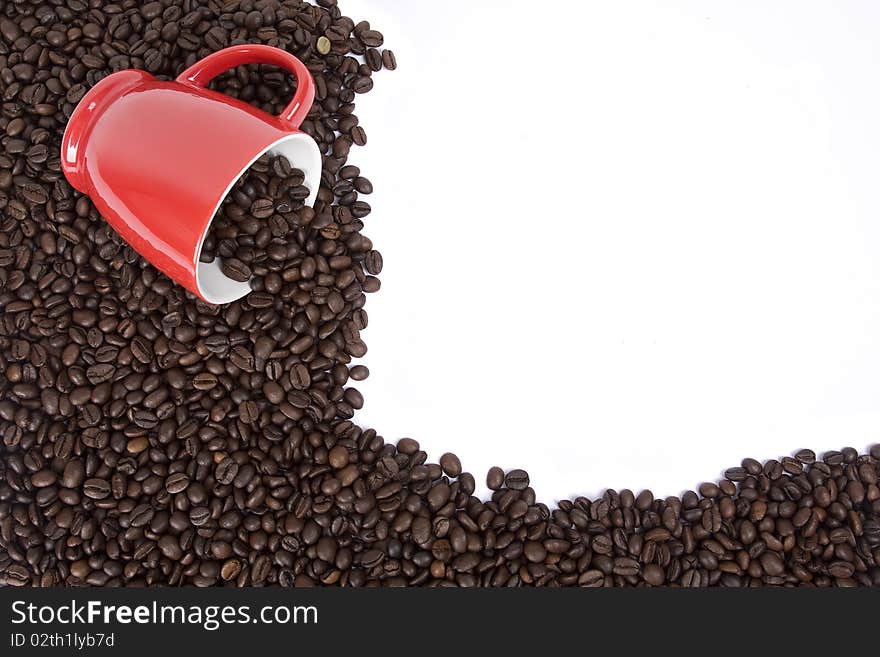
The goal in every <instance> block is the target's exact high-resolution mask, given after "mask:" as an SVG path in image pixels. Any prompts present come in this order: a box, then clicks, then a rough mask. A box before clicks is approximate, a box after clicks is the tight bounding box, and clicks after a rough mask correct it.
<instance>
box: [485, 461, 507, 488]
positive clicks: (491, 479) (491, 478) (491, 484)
mask: <svg viewBox="0 0 880 657" xmlns="http://www.w3.org/2000/svg"><path fill="white" fill-rule="evenodd" d="M503 485H504V470H502V469H501V468H499V467H497V466H493V467H491V468H489V473H488V474H487V475H486V486H487V487H488V488H489V490H498V489H500V488H501V487H502V486H503Z"/></svg>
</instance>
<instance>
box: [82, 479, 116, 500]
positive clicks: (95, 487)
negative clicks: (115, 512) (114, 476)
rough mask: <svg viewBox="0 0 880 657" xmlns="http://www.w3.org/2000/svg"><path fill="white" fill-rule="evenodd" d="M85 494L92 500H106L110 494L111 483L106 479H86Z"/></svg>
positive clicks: (84, 483) (84, 484)
mask: <svg viewBox="0 0 880 657" xmlns="http://www.w3.org/2000/svg"><path fill="white" fill-rule="evenodd" d="M83 492H84V493H85V494H86V496H87V497H91V498H92V499H95V500H101V499H104V498H105V497H107V496H108V495H109V494H110V482H108V481H107V480H106V479H97V478H95V479H86V480H85V482H83Z"/></svg>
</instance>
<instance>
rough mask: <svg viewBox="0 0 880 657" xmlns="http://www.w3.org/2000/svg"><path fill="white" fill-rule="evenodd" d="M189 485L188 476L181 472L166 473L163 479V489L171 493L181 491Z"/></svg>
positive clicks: (174, 493)
mask: <svg viewBox="0 0 880 657" xmlns="http://www.w3.org/2000/svg"><path fill="white" fill-rule="evenodd" d="M187 486H189V477H187V475H186V474H185V473H183V472H176V473H174V474H171V475H168V477H167V478H166V479H165V490H167V491H168V492H169V493H171V494H172V495H176V494H177V493H182V492H183V491H185V490H186V488H187Z"/></svg>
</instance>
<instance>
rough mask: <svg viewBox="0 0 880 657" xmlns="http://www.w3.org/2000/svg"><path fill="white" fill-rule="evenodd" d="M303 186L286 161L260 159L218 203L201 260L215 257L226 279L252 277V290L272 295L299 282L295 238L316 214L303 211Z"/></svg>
mask: <svg viewBox="0 0 880 657" xmlns="http://www.w3.org/2000/svg"><path fill="white" fill-rule="evenodd" d="M304 182H305V175H304V174H303V172H302V171H300V170H299V169H295V168H294V167H292V166H291V164H290V162H288V160H287V158H286V157H284V156H283V155H277V156H274V157H273V156H271V155H269V154H268V153H266V154H264V155H263V156H262V157H260V158H259V159H258V160H257V161H256V162H254V164H253V165H251V167H250V168H249V169H248V170H247V171H245V172H244V174H242V176H241V177H240V178H239V179H238V180H237V181H236V183H235V185H234V186H233V188H232V190H231V191H230V193H229V194H228V195H227V197H226V198H225V199H224V200H223V202H222V203H221V205H220V208H219V209H218V210H217V213H216V214H215V216H214V218H213V220H212V221H211V225H210V227H209V228H208V233H207V235H206V236H205V241H204V243H203V244H202V252H201V254H200V255H199V259H200V260H201V261H202V262H214V260H215V258H216V257H217V256H219V257H220V259H221V265H220V268H221V270H222V272H223V273H224V274H225V275H226V276H228V277H229V278H231V279H233V280H235V281H240V282H244V281H250V280H251V277H252V276H254V275H256V276H257V277H258V279H257V280H254V281H252V285H253V287H254V289H258V290H266V291H267V292H270V293H272V294H278V293H280V292H281V291H282V287H283V283H284V282H292V281H295V280H298V279H299V266H300V265H301V264H302V256H303V253H302V250H301V248H300V244H298V243H297V240H296V238H295V236H294V235H293V233H294V231H295V230H296V229H297V228H299V227H303V226H308V225H309V224H310V223H311V222H312V221H313V220H314V218H315V212H314V210H312V209H311V208H306V207H304V203H303V202H304V201H305V199H306V198H308V196H309V189H308V187H306V186H305V185H304V184H303V183H304ZM330 220H332V217H331V218H329V219H328V224H329V223H330ZM334 282H335V281H334ZM340 299H341V297H340Z"/></svg>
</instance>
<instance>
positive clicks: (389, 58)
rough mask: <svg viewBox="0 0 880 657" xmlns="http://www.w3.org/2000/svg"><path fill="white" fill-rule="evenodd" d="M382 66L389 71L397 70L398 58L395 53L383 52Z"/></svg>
mask: <svg viewBox="0 0 880 657" xmlns="http://www.w3.org/2000/svg"><path fill="white" fill-rule="evenodd" d="M382 66H384V67H385V68H387V69H388V70H389V71H393V70H394V69H396V68H397V57H395V56H394V53H393V52H392V51H391V50H383V51H382Z"/></svg>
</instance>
